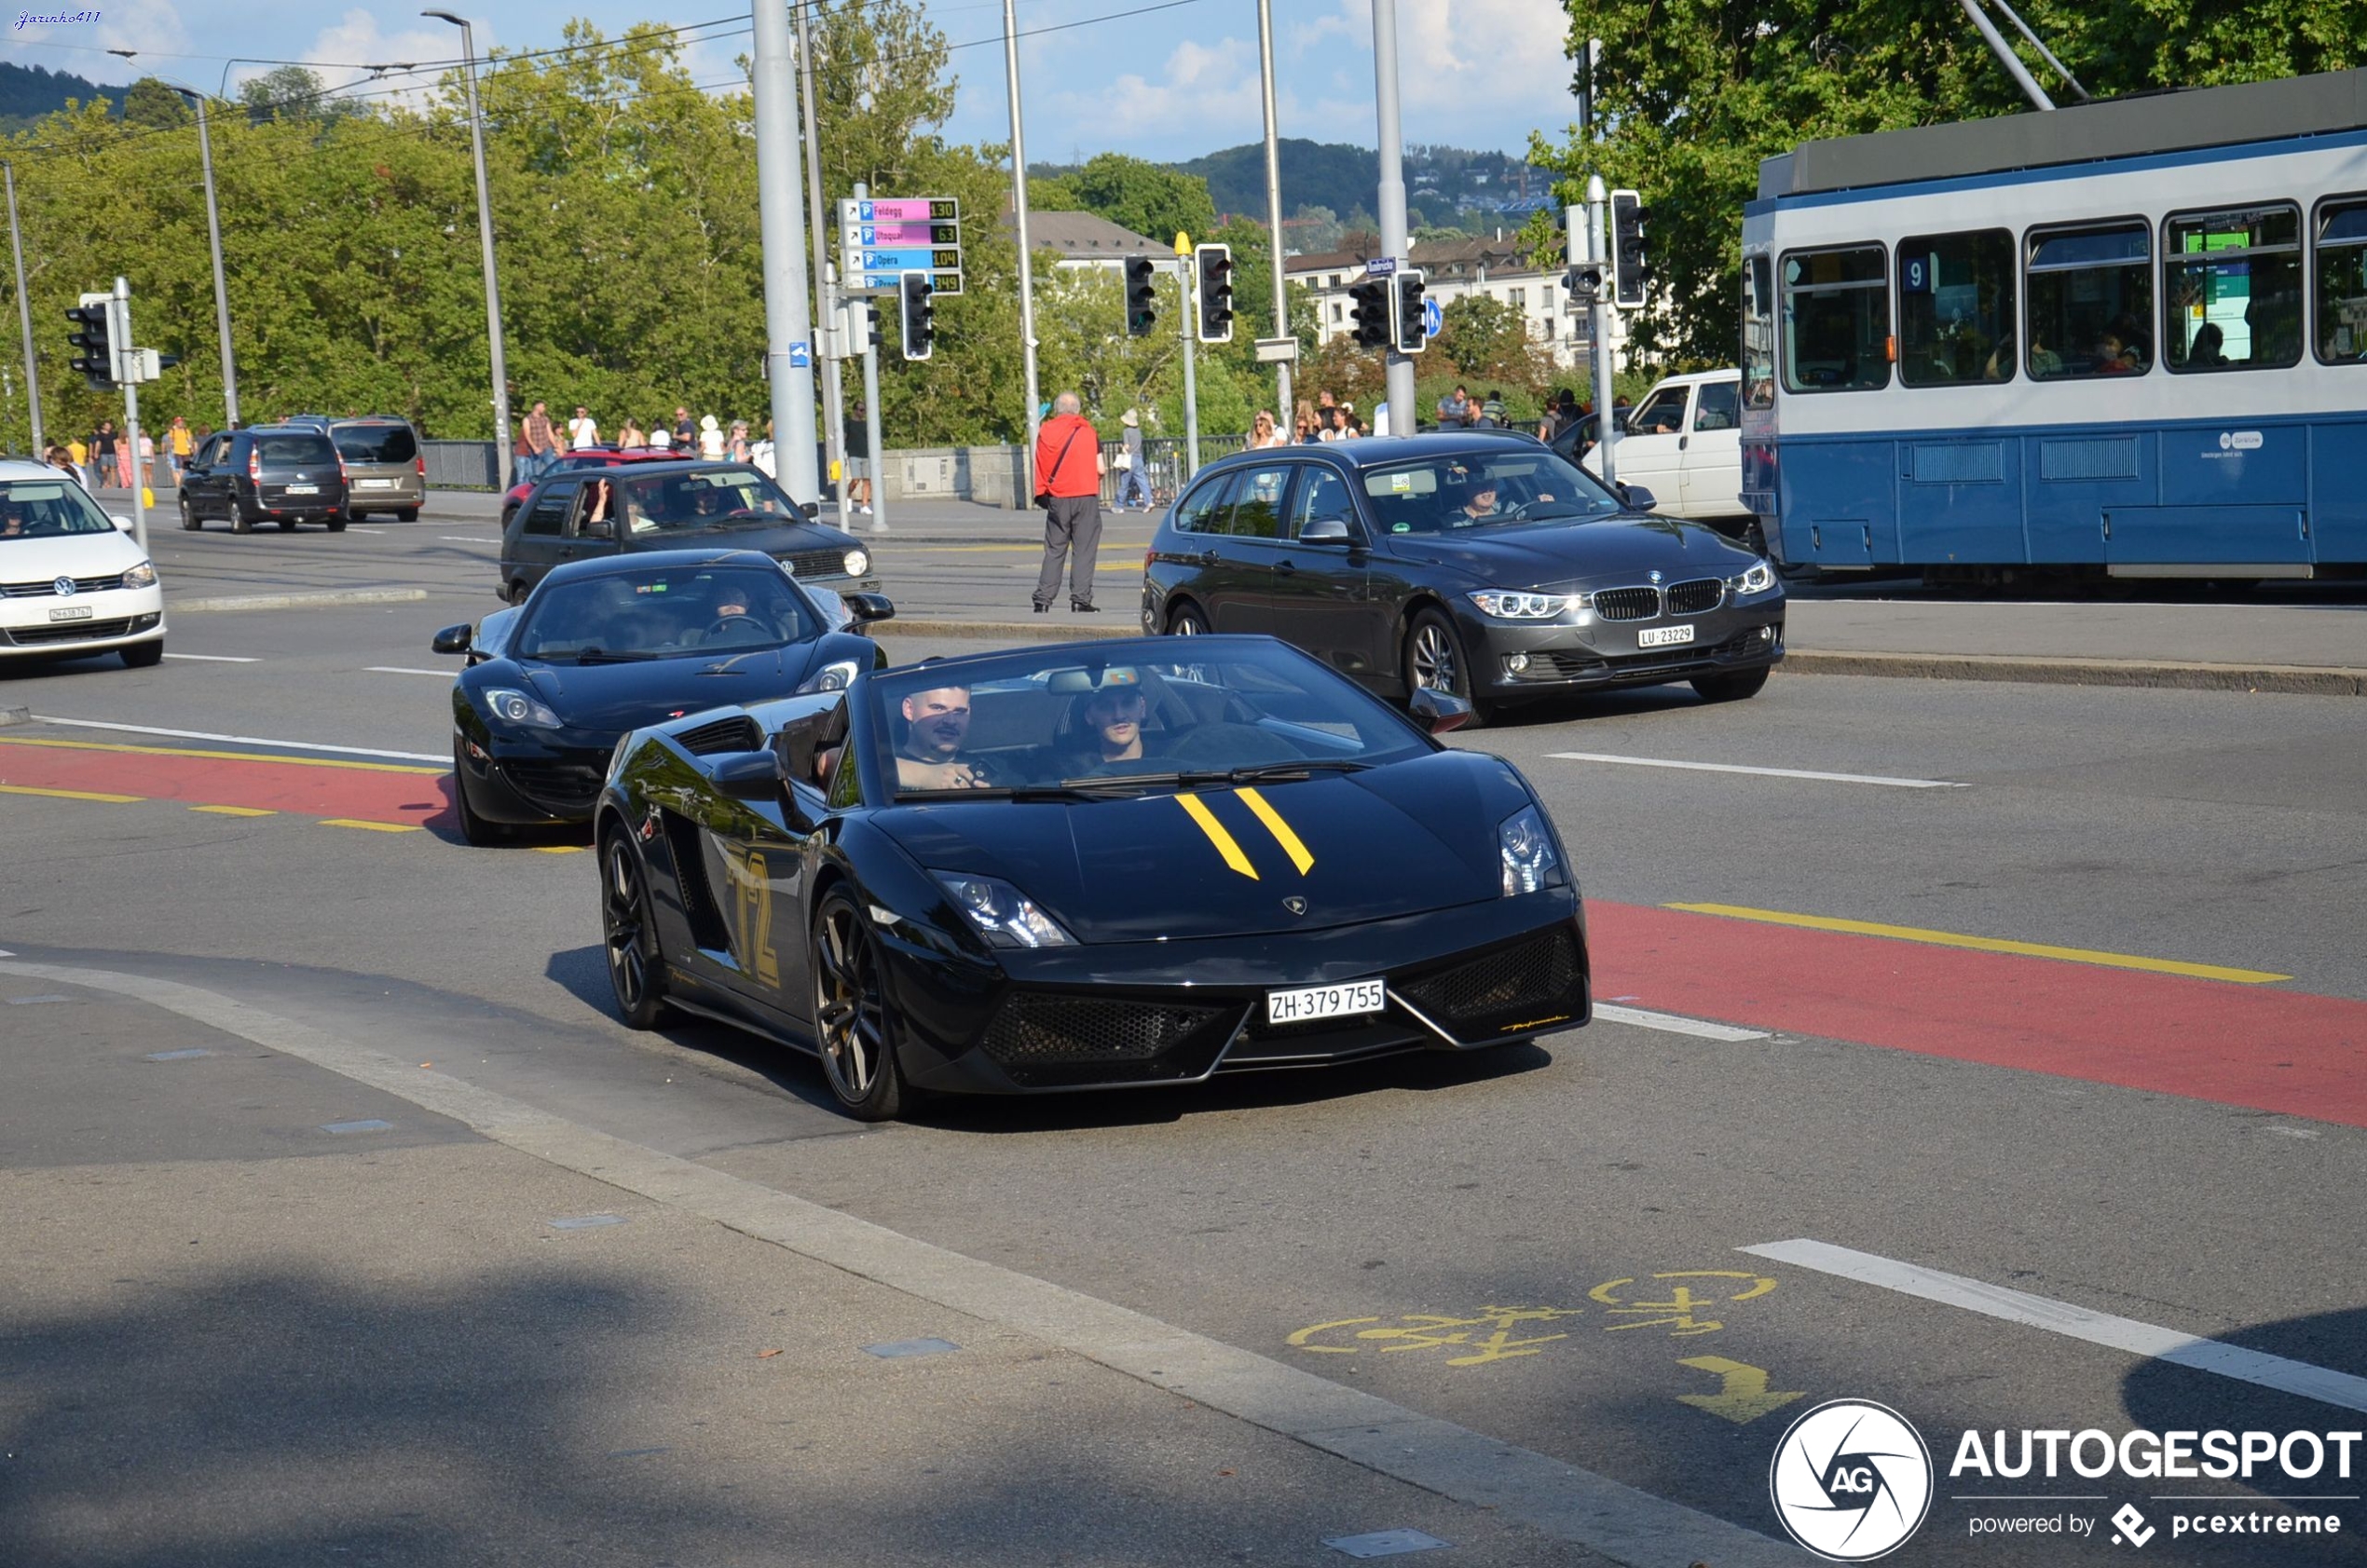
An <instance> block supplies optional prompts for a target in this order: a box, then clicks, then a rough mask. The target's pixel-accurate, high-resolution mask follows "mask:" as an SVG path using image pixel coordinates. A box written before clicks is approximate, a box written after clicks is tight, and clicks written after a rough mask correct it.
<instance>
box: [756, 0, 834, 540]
mask: <svg viewBox="0 0 2367 1568" xmlns="http://www.w3.org/2000/svg"><path fill="white" fill-rule="evenodd" d="M754 12H755V15H754V20H755V23H756V72H755V86H756V200H757V232H758V234H759V242H760V243H761V245H762V247H763V251H764V261H763V266H764V370H765V377H766V383H767V386H768V388H769V389H770V390H771V392H772V394H773V472H774V474H775V475H776V476H777V477H778V479H779V480H780V484H781V487H782V488H783V489H784V490H787V492H788V494H789V499H791V500H793V501H796V502H799V503H800V504H803V503H804V502H807V501H812V500H816V499H819V498H820V497H821V494H822V480H821V475H820V473H819V472H818V471H816V469H815V466H814V323H813V320H812V319H811V317H810V316H809V315H808V313H807V306H806V279H805V204H804V203H803V202H802V201H800V199H799V198H798V188H797V187H798V143H799V141H800V138H799V136H798V107H797V71H796V67H795V62H794V61H792V60H791V59H790V52H791V51H790V47H789V13H788V8H787V7H786V6H784V5H783V4H782V0H754Z"/></svg>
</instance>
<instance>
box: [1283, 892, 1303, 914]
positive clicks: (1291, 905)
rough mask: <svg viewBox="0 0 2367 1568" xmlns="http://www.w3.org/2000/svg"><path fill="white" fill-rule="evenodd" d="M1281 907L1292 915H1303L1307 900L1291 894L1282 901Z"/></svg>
mask: <svg viewBox="0 0 2367 1568" xmlns="http://www.w3.org/2000/svg"><path fill="white" fill-rule="evenodd" d="M1282 907H1283V908H1285V909H1288V910H1289V911H1290V912H1291V913H1292V914H1293V915H1304V914H1306V913H1307V900H1306V899H1304V898H1301V897H1300V896H1299V895H1298V894H1297V893H1293V894H1291V895H1290V896H1289V897H1288V898H1285V899H1284V900H1282Z"/></svg>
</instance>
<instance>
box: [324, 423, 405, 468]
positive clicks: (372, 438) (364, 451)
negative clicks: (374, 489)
mask: <svg viewBox="0 0 2367 1568" xmlns="http://www.w3.org/2000/svg"><path fill="white" fill-rule="evenodd" d="M332 433H333V435H334V436H335V441H336V443H337V450H338V451H339V452H340V453H342V454H343V455H344V457H345V460H346V461H347V462H349V463H407V462H410V461H412V460H413V459H414V458H416V457H418V455H419V443H417V442H416V441H414V440H412V439H411V427H410V426H408V425H340V426H338V427H337V428H336V429H335V431H334V432H332Z"/></svg>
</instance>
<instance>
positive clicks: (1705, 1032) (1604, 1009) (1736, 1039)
mask: <svg viewBox="0 0 2367 1568" xmlns="http://www.w3.org/2000/svg"><path fill="white" fill-rule="evenodd" d="M1594 1016H1596V1017H1598V1018H1601V1019H1604V1020H1605V1021H1607V1022H1609V1023H1614V1024H1634V1025H1635V1027H1636V1028H1637V1029H1660V1030H1662V1032H1664V1033H1668V1034H1691V1035H1698V1036H1700V1037H1701V1038H1702V1039H1703V1040H1723V1041H1725V1042H1726V1043H1729V1044H1735V1043H1740V1042H1742V1041H1744V1040H1765V1039H1766V1038H1767V1031H1766V1030H1764V1029H1736V1028H1735V1027H1734V1026H1733V1025H1731V1024H1713V1023H1710V1022H1708V1021H1706V1020H1704V1019H1701V1018H1685V1017H1679V1016H1677V1015H1676V1014H1674V1013H1648V1012H1646V1011H1645V1010H1644V1009H1643V1008H1641V1007H1614V1006H1612V1005H1610V1004H1609V1003H1608V1002H1596V1003H1595V1004H1594Z"/></svg>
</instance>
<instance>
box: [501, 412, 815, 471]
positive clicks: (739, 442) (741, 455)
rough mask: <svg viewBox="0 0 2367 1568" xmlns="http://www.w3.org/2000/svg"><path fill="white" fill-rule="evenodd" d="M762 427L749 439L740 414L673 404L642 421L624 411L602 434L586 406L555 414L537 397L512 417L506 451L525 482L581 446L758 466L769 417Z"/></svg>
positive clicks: (767, 445)
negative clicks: (695, 411)
mask: <svg viewBox="0 0 2367 1568" xmlns="http://www.w3.org/2000/svg"><path fill="white" fill-rule="evenodd" d="M764 430H765V433H764V438H763V439H762V440H760V441H755V440H751V439H750V438H749V434H748V422H747V421H746V419H733V420H732V421H730V422H729V423H726V422H725V421H724V420H722V419H719V418H718V417H717V416H714V415H712V414H706V415H702V416H699V417H698V418H696V419H693V418H691V411H690V409H689V408H687V407H683V406H679V405H677V407H676V408H675V410H674V416H673V417H672V418H670V419H669V418H667V417H665V416H664V415H660V416H658V417H657V418H655V419H652V420H650V422H649V424H647V425H646V426H645V425H643V424H642V423H641V422H640V421H639V420H637V419H636V418H634V417H633V416H631V415H627V416H624V418H623V421H622V422H621V423H620V424H619V425H618V426H617V429H616V434H615V436H614V438H613V439H612V440H610V439H603V437H602V436H601V434H600V422H599V420H598V419H597V418H595V416H593V413H592V411H591V409H590V408H589V407H587V406H585V405H584V404H582V403H577V404H576V405H575V414H574V416H572V417H570V418H568V419H566V420H559V419H554V417H553V416H552V414H551V408H550V404H549V403H548V402H545V401H543V400H541V399H537V400H536V401H535V404H534V407H533V408H532V409H531V410H530V411H529V412H528V413H527V416H526V417H525V418H524V419H521V420H520V421H518V429H517V433H516V434H515V435H514V436H513V438H512V442H511V447H510V452H511V457H513V459H514V462H515V467H516V472H517V477H518V478H519V479H520V480H522V481H524V482H526V483H527V484H532V483H533V482H534V481H536V480H538V479H540V478H541V477H542V475H543V474H544V472H546V471H547V470H549V469H550V467H551V465H552V463H553V462H554V461H555V460H556V459H557V458H558V457H559V455H560V454H561V453H564V452H581V451H583V450H585V449H587V448H590V447H604V448H605V447H610V446H613V447H615V448H616V449H618V450H623V451H639V452H679V453H681V454H682V456H684V457H709V458H716V459H722V458H729V459H731V460H732V461H733V462H741V463H746V462H755V463H756V464H757V465H758V466H759V467H762V466H764V464H765V462H766V461H767V460H768V457H769V454H770V451H771V448H772V444H773V441H772V436H773V426H772V423H771V421H769V420H768V421H767V422H766V424H765V427H764Z"/></svg>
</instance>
